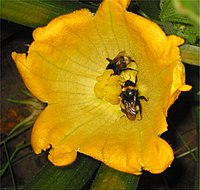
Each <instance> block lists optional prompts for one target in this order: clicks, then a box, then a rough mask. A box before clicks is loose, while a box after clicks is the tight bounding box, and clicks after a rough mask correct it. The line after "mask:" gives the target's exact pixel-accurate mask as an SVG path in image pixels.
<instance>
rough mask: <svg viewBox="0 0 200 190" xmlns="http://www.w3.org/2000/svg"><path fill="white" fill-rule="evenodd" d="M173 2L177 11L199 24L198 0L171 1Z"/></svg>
mask: <svg viewBox="0 0 200 190" xmlns="http://www.w3.org/2000/svg"><path fill="white" fill-rule="evenodd" d="M173 4H174V7H175V8H176V10H177V12H178V13H180V14H181V15H185V16H187V17H188V18H190V19H191V20H192V21H193V22H194V24H196V25H197V26H200V18H199V10H200V9H199V0H193V1H188V0H176V1H173Z"/></svg>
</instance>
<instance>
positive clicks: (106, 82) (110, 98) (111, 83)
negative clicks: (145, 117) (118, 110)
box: [94, 69, 125, 105]
mask: <svg viewBox="0 0 200 190" xmlns="http://www.w3.org/2000/svg"><path fill="white" fill-rule="evenodd" d="M113 73H114V71H113V70H111V69H108V70H105V71H104V73H103V74H102V75H100V76H98V77H97V78H96V80H97V83H96V84H95V86H94V92H95V95H96V97H97V98H100V99H103V100H105V101H107V102H109V103H111V104H113V105H117V104H119V103H120V93H121V83H124V82H125V79H124V78H123V77H121V76H120V75H113Z"/></svg>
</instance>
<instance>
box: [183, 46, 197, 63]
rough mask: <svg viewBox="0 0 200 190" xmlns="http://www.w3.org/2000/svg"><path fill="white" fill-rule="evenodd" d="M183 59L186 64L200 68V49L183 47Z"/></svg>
mask: <svg viewBox="0 0 200 190" xmlns="http://www.w3.org/2000/svg"><path fill="white" fill-rule="evenodd" d="M180 50H181V57H182V61H183V62H184V63H187V64H190V65H195V66H200V60H199V57H200V48H199V47H198V46H193V45H183V46H181V47H180Z"/></svg>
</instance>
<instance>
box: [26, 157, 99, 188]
mask: <svg viewBox="0 0 200 190" xmlns="http://www.w3.org/2000/svg"><path fill="white" fill-rule="evenodd" d="M99 164H100V163H99V162H98V161H97V160H94V159H92V158H90V157H87V156H84V155H82V154H79V155H78V158H77V160H76V161H75V162H74V163H73V164H71V165H69V166H66V167H56V166H53V165H52V164H51V163H48V164H46V165H45V166H44V167H43V168H42V169H41V171H40V172H39V173H38V174H37V175H36V176H35V178H34V179H33V181H32V182H31V183H30V184H29V185H28V186H27V187H26V188H25V189H29V190H31V189H43V190H45V189H47V190H49V189H59V190H61V189H81V188H83V186H84V185H85V184H86V182H87V181H88V180H89V179H90V178H91V177H92V176H93V175H94V173H95V171H96V170H97V168H98V167H99Z"/></svg>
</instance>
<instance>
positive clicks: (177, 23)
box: [160, 0, 198, 44]
mask: <svg viewBox="0 0 200 190" xmlns="http://www.w3.org/2000/svg"><path fill="white" fill-rule="evenodd" d="M174 2H175V1H172V0H164V2H163V4H162V5H161V13H160V19H161V21H162V26H163V28H164V29H165V31H166V33H167V34H168V35H169V34H175V35H178V36H180V37H182V38H184V39H186V43H189V44H195V43H196V41H197V39H198V32H197V30H196V26H195V25H194V23H193V22H192V21H191V19H190V18H188V17H187V16H186V15H182V14H180V13H179V12H178V11H177V10H176V9H175V7H174Z"/></svg>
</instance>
